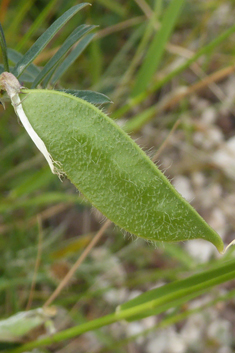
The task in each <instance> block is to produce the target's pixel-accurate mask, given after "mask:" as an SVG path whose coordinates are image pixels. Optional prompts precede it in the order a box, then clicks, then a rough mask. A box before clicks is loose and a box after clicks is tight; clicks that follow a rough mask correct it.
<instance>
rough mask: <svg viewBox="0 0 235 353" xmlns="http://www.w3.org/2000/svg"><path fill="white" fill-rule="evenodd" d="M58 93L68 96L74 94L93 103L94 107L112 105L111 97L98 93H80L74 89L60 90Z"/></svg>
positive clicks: (83, 91)
mask: <svg viewBox="0 0 235 353" xmlns="http://www.w3.org/2000/svg"><path fill="white" fill-rule="evenodd" d="M58 91H59V92H64V93H67V94H72V95H73V96H75V97H78V98H81V99H84V100H85V101H87V102H89V103H92V104H94V105H100V104H109V103H112V101H111V99H110V98H109V97H107V96H106V95H105V94H102V93H98V92H93V91H86V90H82V91H79V90H74V89H65V90H58Z"/></svg>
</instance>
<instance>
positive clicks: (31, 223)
mask: <svg viewBox="0 0 235 353" xmlns="http://www.w3.org/2000/svg"><path fill="white" fill-rule="evenodd" d="M89 2H90V3H91V4H92V6H91V7H86V8H85V9H83V10H82V11H80V12H79V13H77V14H76V15H75V16H74V17H73V18H72V19H71V20H70V21H69V22H68V23H67V24H66V26H64V27H63V28H62V30H60V32H59V33H58V34H57V35H56V37H55V38H54V39H53V40H52V42H51V43H50V44H49V45H48V46H47V47H46V48H45V49H44V51H43V52H42V53H41V54H40V55H39V56H38V57H37V58H36V60H35V61H34V63H35V64H36V65H38V66H39V67H43V66H44V65H45V64H46V62H47V61H48V59H50V58H51V56H52V55H53V54H54V53H55V52H56V51H57V50H58V49H59V48H60V46H61V45H62V43H63V42H64V41H65V39H66V38H67V37H68V36H69V35H70V33H71V32H72V31H73V30H74V28H75V27H77V26H78V25H80V24H83V23H85V24H89V25H98V26H99V27H98V28H97V29H96V36H95V37H94V39H93V41H92V42H91V43H90V44H89V46H88V47H87V48H86V50H85V51H84V52H83V53H82V55H81V56H80V57H79V58H78V59H77V60H76V61H75V62H74V63H73V65H71V67H70V68H69V69H68V70H67V71H66V72H65V74H64V75H63V76H62V78H61V80H60V82H59V83H57V84H56V85H55V88H58V89H62V88H65V89H79V90H83V89H89V90H94V91H99V92H101V93H104V94H106V95H107V96H109V97H110V98H111V100H112V101H113V102H114V103H113V104H111V105H109V106H108V107H104V108H102V109H104V110H105V111H106V112H107V113H108V114H109V115H110V116H111V117H113V118H116V119H118V123H120V124H122V125H124V123H126V125H125V126H124V128H125V129H126V130H127V131H128V132H129V133H131V134H132V136H133V138H138V139H139V141H140V144H142V146H144V148H145V149H146V150H148V149H150V148H153V149H154V151H156V150H157V149H158V148H159V147H160V146H161V144H162V143H163V141H164V140H165V137H166V136H167V134H169V133H170V131H171V129H172V128H173V126H174V124H175V123H176V121H177V120H178V119H179V117H181V123H180V124H179V126H178V131H179V132H180V133H181V134H182V135H183V136H184V138H183V141H186V142H187V143H188V145H187V146H190V145H193V133H194V132H195V131H197V129H199V130H200V126H197V124H196V123H195V120H194V119H193V117H195V116H197V110H196V108H195V107H193V104H192V101H191V100H190V99H191V97H192V96H193V95H194V94H196V95H197V94H198V96H199V97H200V98H202V99H206V100H207V104H208V105H211V106H212V107H214V108H215V109H216V110H218V109H219V107H220V105H221V104H222V102H221V99H220V98H219V97H218V95H215V94H214V93H211V88H210V87H209V86H208V84H207V81H206V79H208V77H210V75H212V74H213V73H215V72H219V71H220V70H222V69H223V68H226V67H230V66H232V65H234V54H235V52H234V50H235V49H234V38H235V33H234V32H235V26H234V23H233V20H232V19H233V18H234V17H233V15H234V14H235V4H234V1H232V0H231V1H223V0H208V1H197V0H191V1H182V0H181V1H179V0H178V1H172V2H171V1H165V0H131V1H121V0H119V1H111V0H94V1H89ZM76 3H77V2H76V1H74V0H68V1H62V0H51V1H43V0H21V1H17V2H15V1H10V0H8V1H7V0H2V1H1V2H0V22H1V23H2V26H3V29H4V32H5V36H6V40H7V46H8V47H9V48H12V49H15V50H17V51H19V52H21V53H22V54H24V53H25V52H26V51H27V50H28V49H29V48H30V47H31V45H32V44H33V43H34V42H35V40H36V39H37V38H38V37H39V36H40V35H41V34H42V33H43V32H44V31H45V30H46V29H47V28H48V27H49V26H50V25H51V24H52V23H53V21H55V20H56V19H57V18H58V17H59V16H60V15H62V14H63V13H64V12H65V11H66V10H68V9H69V8H70V7H71V6H73V5H75V4H76ZM225 4H226V6H228V8H229V11H228V12H227V15H226V14H225V15H224V17H223V15H222V12H221V13H220V11H221V9H222V7H223V6H224V5H225ZM229 14H230V16H229ZM172 16H173V17H174V18H172ZM226 16H227V17H226ZM12 64H13V63H12V62H11V65H12ZM152 64H153V65H152ZM151 65H152V66H151ZM232 71H233V70H232V69H231V72H230V74H232ZM143 78H144V79H143ZM221 78H222V79H223V80H226V79H227V77H226V76H224V77H223V76H222V77H221ZM144 80H145V82H144ZM201 80H205V85H204V86H203V87H202V89H200V90H197V88H195V90H192V91H190V87H192V86H193V84H195V83H197V82H200V81H201ZM22 83H23V84H24V82H22ZM25 85H26V86H27V87H29V88H30V84H25ZM182 87H184V89H185V90H186V92H187V93H186V94H185V96H183V97H182V98H181V96H179V92H180V91H179V89H181V88H182ZM187 89H188V91H187ZM172 97H173V98H174V97H176V103H175V102H174V99H173V100H172ZM177 97H178V98H177ZM177 99H178V100H177ZM231 115H232V117H231V121H232V123H231V125H230V126H231V128H230V129H227V130H226V129H224V130H223V133H224V136H225V139H226V138H228V137H230V136H232V135H233V134H234V131H235V123H234V116H233V114H231ZM184 117H186V118H184ZM151 129H152V131H153V133H151V132H150V133H149V131H150V130H151ZM133 132H135V134H134V133H133ZM166 133H167V134H166ZM137 142H138V141H137ZM188 148H189V147H188ZM0 150H1V153H0V156H1V157H0V198H1V199H0V210H1V213H0V235H1V236H0V254H1V255H0V316H1V318H5V317H8V316H10V315H12V314H14V313H17V312H18V311H22V310H25V308H26V305H27V302H28V298H29V292H30V287H31V283H32V278H33V273H34V267H35V261H36V257H37V252H38V239H39V234H40V233H41V237H42V256H41V259H40V266H39V268H38V271H37V278H36V286H35V290H34V293H33V302H32V308H36V307H41V306H43V304H44V302H45V301H46V299H47V298H48V297H49V296H50V294H51V293H52V292H53V290H54V289H55V288H56V287H57V285H58V283H59V282H60V280H61V279H62V278H63V277H64V275H65V274H66V273H67V272H68V270H69V268H71V266H72V264H73V263H74V262H75V261H76V259H77V258H78V256H79V255H80V254H81V253H82V251H83V250H84V248H85V246H86V244H88V243H89V241H90V239H91V238H92V236H93V234H94V233H95V232H96V231H97V230H98V229H99V228H100V225H101V222H102V221H103V219H102V216H101V215H99V214H98V213H96V211H94V210H93V209H92V208H91V207H90V205H89V204H88V203H86V202H85V200H84V199H83V197H82V195H79V194H78V192H77V191H76V190H75V188H74V187H73V185H71V184H70V183H69V182H68V181H67V180H64V181H63V183H61V182H60V180H59V179H58V178H56V177H55V176H54V175H52V174H51V172H50V170H49V168H48V166H47V165H46V163H45V161H44V159H43V157H42V156H41V155H40V154H39V152H38V151H37V149H36V148H35V146H34V145H33V143H32V141H31V140H30V139H29V137H28V136H27V134H26V133H25V131H24V129H23V128H22V126H21V125H20V124H19V122H18V121H17V118H16V116H15V114H14V112H13V109H12V108H11V107H10V104H7V109H6V110H3V108H2V106H0ZM181 152H182V151H181ZM164 153H165V152H164V151H163V154H164ZM166 153H167V152H166ZM171 153H172V152H171ZM185 153H187V151H186V152H185ZM173 155H174V154H173ZM177 156H178V155H177ZM161 157H162V155H160V156H159V160H160V162H161ZM182 161H183V162H182V163H183V164H182V163H181V165H180V163H177V162H176V161H174V160H173V162H172V164H173V165H172V167H170V169H169V173H168V172H167V174H169V177H170V178H172V177H174V176H175V175H177V173H179V174H185V175H187V176H188V177H190V175H191V173H192V172H193V171H194V168H196V170H197V171H200V172H202V173H205V175H206V176H207V177H208V180H209V182H212V183H213V181H218V180H219V181H220V183H221V185H222V186H223V190H224V193H229V192H230V190H232V189H234V184H232V183H231V181H230V180H228V179H227V178H226V176H225V175H224V174H223V173H221V172H220V171H218V170H216V168H215V167H214V166H213V165H212V164H210V163H200V162H199V163H197V165H196V166H195V165H194V166H193V165H190V166H187V165H185V164H184V163H186V162H185V161H186V159H182ZM174 162H176V165H175V166H174ZM179 166H180V169H179ZM177 168H178V169H177ZM163 169H164V168H163ZM195 207H197V210H198V211H199V212H200V213H202V214H203V210H202V209H200V204H199V205H198V204H197V203H195ZM233 232H234V222H231V225H230V228H229V230H228V231H227V237H228V238H227V239H226V240H227V241H228V242H229V240H231V239H230V237H231V236H232V234H233ZM211 246H212V245H211ZM233 256H234V251H233V249H231V251H229V252H228V254H226V255H225V257H224V258H223V259H220V263H222V262H225V261H226V260H231V259H232V258H233ZM218 263H219V261H218V260H216V258H215V255H212V256H211V259H210V260H209V261H208V262H205V263H203V264H199V263H198V261H197V260H195V258H194V257H193V256H191V255H190V254H189V253H188V252H187V251H186V250H185V248H184V246H182V245H181V244H179V245H178V244H165V245H162V244H157V246H150V245H149V244H147V243H144V242H143V241H142V240H138V241H137V242H135V241H134V242H133V239H132V238H131V237H129V236H123V233H122V231H121V230H119V229H117V228H115V227H113V228H110V229H109V230H107V231H106V233H105V235H104V236H103V238H102V240H101V241H100V242H99V246H97V248H96V249H95V250H94V254H93V255H92V253H91V255H90V256H89V257H88V258H87V260H86V261H85V262H84V263H83V264H82V265H81V267H80V268H79V269H78V271H77V272H76V275H75V276H74V279H73V280H72V281H71V284H70V285H69V286H67V287H66V289H65V290H64V291H63V292H62V293H61V295H60V296H59V297H58V298H57V299H56V300H55V304H56V305H58V306H62V307H64V308H66V310H67V311H68V312H69V314H70V316H71V317H72V319H73V323H74V324H76V325H79V324H82V323H84V322H86V321H87V320H91V319H95V318H98V317H100V316H102V315H105V314H108V313H110V312H113V311H114V310H115V308H116V305H114V304H110V303H107V301H106V299H105V298H106V297H105V294H107V293H109V292H110V291H112V290H113V289H117V290H118V289H121V288H124V289H126V290H127V292H128V293H129V294H131V292H132V291H134V290H137V289H138V290H140V291H145V290H148V289H149V288H150V287H151V286H154V285H156V283H160V282H164V283H168V282H170V281H174V280H179V279H182V278H184V277H185V276H187V275H190V274H194V273H197V272H199V271H204V270H205V269H208V268H211V267H213V266H217V265H218ZM115 271H117V272H118V275H117V273H116V272H115ZM233 287H234V285H233ZM232 293H233V292H232ZM213 294H214V297H215V298H214V297H213V298H212V299H213V300H215V301H216V298H217V296H218V295H219V290H218V293H217V292H216V290H215V291H214V293H213ZM233 297H234V293H233V295H231V296H230V297H229V298H227V297H226V296H225V297H224V298H223V299H222V300H223V301H227V302H228V305H229V300H233ZM127 299H128V296H127V298H126V300H127ZM212 299H211V301H212ZM218 300H219V299H218ZM182 308H183V309H182ZM184 310H186V312H187V308H186V309H185V307H183V305H179V306H178V307H177V308H176V309H175V311H174V315H175V318H177V317H178V316H179V320H180V319H184V315H182V313H184ZM180 315H182V316H180ZM189 315H190V313H189ZM185 317H187V314H185ZM164 320H166V322H169V323H168V324H169V325H170V324H172V323H174V322H176V321H177V319H175V321H174V316H173V317H172V316H171V317H170V319H168V316H165V317H163V322H164ZM167 320H169V321H167ZM159 326H160V325H159ZM163 326H164V324H163ZM110 332H111V331H101V330H100V331H99V330H97V331H96V338H97V340H98V341H99V343H100V345H101V348H100V350H94V351H96V352H101V351H105V352H108V350H105V349H106V348H105V347H111V348H110V349H111V350H110V352H123V351H125V352H128V342H129V341H131V339H128V340H123V345H122V346H121V343H120V346H118V345H116V344H115V335H114V334H113V336H112V333H110ZM135 339H136V336H133V340H135ZM107 349H109V348H107ZM215 349H216V347H215ZM214 351H215V350H214Z"/></svg>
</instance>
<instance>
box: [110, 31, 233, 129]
mask: <svg viewBox="0 0 235 353" xmlns="http://www.w3.org/2000/svg"><path fill="white" fill-rule="evenodd" d="M234 31H235V25H233V26H231V27H230V28H228V29H227V30H226V31H224V32H223V33H222V34H221V35H219V36H218V37H216V38H215V39H214V40H212V41H211V42H210V43H209V44H207V45H205V46H204V47H202V48H200V49H199V50H198V51H197V52H196V53H195V54H194V55H193V56H192V57H191V58H190V59H188V60H186V61H185V62H184V63H183V64H182V65H180V66H178V67H177V68H176V69H174V70H173V71H171V72H170V73H169V74H167V75H166V76H165V77H163V78H162V79H161V80H159V81H157V82H155V83H153V84H152V85H151V86H150V87H149V88H148V90H145V91H143V92H142V93H140V94H139V95H138V96H136V97H134V98H131V99H129V101H128V103H127V104H125V105H124V106H123V107H121V108H120V109H118V110H117V111H116V112H115V113H113V115H112V118H113V119H118V118H121V117H122V116H123V115H124V114H125V113H127V112H128V111H129V110H130V109H131V108H133V107H135V106H136V105H138V104H140V103H141V102H143V101H144V100H145V99H146V98H147V97H149V94H150V93H152V92H156V91H157V90H158V89H160V88H161V87H162V86H164V85H165V84H166V83H167V82H169V81H170V80H172V79H173V78H174V77H175V76H177V75H179V74H180V73H181V72H183V71H184V70H186V69H187V68H188V67H189V66H190V65H191V64H193V63H194V62H196V61H197V59H199V58H200V57H201V56H202V55H208V54H210V53H211V52H212V51H213V50H214V49H215V48H216V47H217V46H218V45H220V44H221V43H223V42H224V41H225V40H226V39H227V38H228V37H229V36H230V35H231V34H233V33H234ZM140 127H141V126H139V128H140Z"/></svg>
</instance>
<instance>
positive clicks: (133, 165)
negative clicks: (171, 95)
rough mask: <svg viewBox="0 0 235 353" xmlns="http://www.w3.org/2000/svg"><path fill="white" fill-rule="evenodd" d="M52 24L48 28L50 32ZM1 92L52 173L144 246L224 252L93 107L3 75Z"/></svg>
mask: <svg viewBox="0 0 235 353" xmlns="http://www.w3.org/2000/svg"><path fill="white" fill-rule="evenodd" d="M85 5H86V4H80V5H78V6H75V7H74V9H73V11H71V10H72V9H71V10H69V11H67V17H66V14H64V15H63V16H64V17H65V18H66V19H68V18H69V16H68V13H69V15H70V16H71V13H73V12H76V11H78V10H79V9H80V8H82V7H83V6H85ZM63 16H62V17H63ZM57 21H59V22H61V19H59V20H57ZM55 23H56V22H55ZM55 23H54V24H53V25H52V26H51V27H53V26H54V27H55ZM93 27H94V26H84V25H82V26H79V27H78V29H76V30H75V31H74V32H73V33H72V34H71V35H70V36H69V37H68V39H67V40H66V41H65V43H64V45H63V46H62V47H61V48H60V50H59V51H58V52H57V53H56V54H55V56H54V57H53V58H52V59H51V60H50V61H49V62H48V64H47V65H46V66H45V67H44V69H43V70H42V71H40V73H39V74H38V75H37V77H36V78H35V80H34V82H33V83H32V87H35V86H36V85H37V84H39V83H40V82H41V81H42V80H43V79H44V80H46V82H47V83H48V82H49V81H50V79H51V78H52V76H53V74H54V71H55V67H56V66H58V61H60V60H61V56H63V55H64V54H65V53H66V52H67V50H68V48H69V47H70V46H71V45H72V43H74V42H76V41H77V40H78V39H80V38H81V36H83V35H84V34H85V33H86V32H88V31H89V30H91V29H93ZM54 31H55V30H54ZM50 33H51V31H50ZM42 37H44V38H39V39H38V42H39V44H40V43H41V49H42V48H43V47H44V46H45V38H47V32H45V33H44V34H43V36H42ZM3 38H4V37H2V43H4V39H3ZM47 39H48V38H47ZM36 44H37V42H36V43H35V45H34V46H35V47H36V48H37V50H33V49H34V46H33V47H32V48H31V49H30V50H29V51H28V53H26V54H25V56H24V57H23V58H22V59H21V60H20V61H19V62H18V63H17V65H16V66H15V67H14V68H13V70H12V72H13V73H14V74H15V75H16V76H18V77H19V76H20V75H21V74H22V73H23V72H24V71H25V70H26V69H27V67H28V66H29V65H30V63H31V62H32V60H33V59H34V57H35V55H36V54H38V52H39V50H38V47H39V44H37V45H36ZM2 49H3V50H2V51H3V52H4V53H5V55H4V57H5V62H6V58H7V54H6V47H5V46H4V45H2ZM32 53H33V54H32ZM5 67H6V68H7V67H8V66H7V65H5ZM59 69H60V68H58V69H57V70H59ZM0 89H1V91H6V92H7V95H8V97H9V98H10V100H11V102H12V105H13V107H14V109H15V112H16V114H17V115H18V117H19V118H20V120H21V122H22V124H23V125H24V127H25V129H26V131H27V132H28V134H29V136H30V137H31V138H32V140H33V141H34V143H35V145H36V146H37V147H38V149H39V150H40V151H41V152H42V154H43V155H44V157H45V158H46V160H47V162H48V164H49V166H50V168H51V171H52V173H54V174H58V175H59V176H61V175H63V174H64V175H66V176H67V177H68V178H69V179H70V180H71V182H72V183H73V184H74V185H75V186H76V187H77V188H78V190H79V191H81V192H82V194H83V195H84V196H85V197H86V198H87V199H88V200H89V201H90V202H91V204H92V205H94V206H95V207H96V208H97V209H98V210H100V211H101V212H102V213H103V214H104V215H105V216H106V217H107V218H109V219H110V220H111V221H112V222H114V223H115V224H117V225H118V226H120V227H121V228H123V229H124V230H126V231H128V232H130V233H131V234H134V235H136V236H139V237H142V238H144V239H146V240H148V241H152V242H154V241H165V242H177V241H185V240H191V239H196V238H201V239H204V240H208V241H210V242H211V243H213V244H214V245H215V246H216V248H217V249H218V251H219V252H223V248H224V246H223V242H222V240H221V238H220V236H219V235H218V234H217V233H216V232H215V231H214V230H213V229H212V228H211V227H210V226H209V225H208V224H207V223H206V222H205V221H204V220H203V219H202V218H201V217H200V216H199V214H198V213H197V212H196V211H195V210H194V209H193V207H192V206H191V205H190V204H189V203H188V202H186V201H185V200H184V199H183V197H181V195H179V194H178V193H177V191H176V190H175V189H174V188H173V186H172V185H171V184H170V182H169V181H168V179H167V178H166V177H165V176H164V175H163V174H162V172H161V171H160V170H159V169H158V168H157V166H156V165H155V164H154V163H153V162H152V161H151V160H150V159H149V157H148V156H147V155H146V154H145V153H144V152H143V151H142V150H141V149H140V147H139V146H138V145H137V144H136V143H135V142H134V141H133V140H132V139H131V138H130V137H129V136H128V135H127V134H126V133H125V132H124V131H123V130H122V129H121V128H120V127H119V126H118V125H117V124H116V123H115V122H113V121H112V120H111V119H110V118H109V117H108V116H107V115H105V114H104V113H103V112H102V111H100V110H99V109H98V108H97V107H96V106H94V105H93V104H92V103H91V102H86V101H84V100H83V99H81V98H79V97H77V96H75V95H71V94H70V93H66V91H65V92H63V91H55V90H47V89H26V88H24V87H21V85H20V83H19V81H18V80H17V78H16V77H15V76H14V75H13V74H12V73H8V72H3V73H2V74H1V76H0Z"/></svg>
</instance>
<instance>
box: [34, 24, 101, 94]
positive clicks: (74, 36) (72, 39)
mask: <svg viewBox="0 0 235 353" xmlns="http://www.w3.org/2000/svg"><path fill="white" fill-rule="evenodd" d="M95 27H96V26H89V25H81V26H79V27H77V28H76V29H75V30H74V31H73V32H72V33H71V34H70V36H69V37H68V38H67V39H66V41H65V42H64V43H63V45H62V46H61V47H60V49H59V50H58V51H57V52H56V54H55V55H54V56H53V57H52V58H51V59H50V60H49V61H48V63H47V64H46V65H45V66H44V68H43V69H42V71H41V72H40V73H39V75H38V76H37V77H36V79H35V81H34V82H33V85H32V88H35V87H36V86H37V85H38V84H39V83H40V82H41V81H42V80H43V79H44V78H45V77H46V75H47V74H48V73H49V72H50V71H51V70H52V69H53V68H54V67H55V66H56V65H58V63H59V62H60V60H61V58H63V56H64V55H65V54H66V53H67V52H68V50H69V49H70V48H71V47H72V46H73V45H74V43H76V42H77V41H78V40H79V39H80V38H81V37H83V36H84V35H85V34H86V33H87V32H90V31H91V30H92V29H94V28H95Z"/></svg>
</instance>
